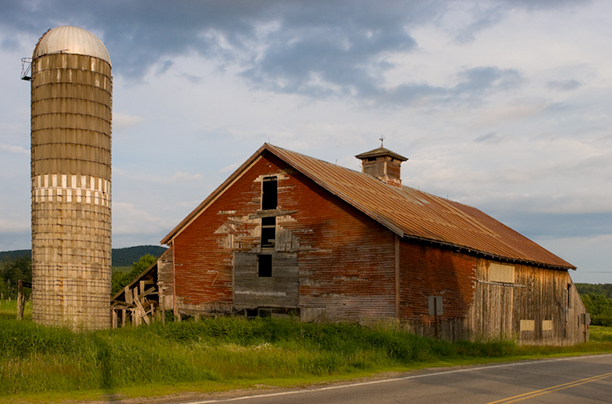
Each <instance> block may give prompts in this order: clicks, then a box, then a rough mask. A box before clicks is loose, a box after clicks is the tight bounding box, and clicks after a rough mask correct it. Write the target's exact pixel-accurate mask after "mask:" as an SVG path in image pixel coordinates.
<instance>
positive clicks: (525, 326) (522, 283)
mask: <svg viewBox="0 0 612 404" xmlns="http://www.w3.org/2000/svg"><path fill="white" fill-rule="evenodd" d="M494 265H496V263H495V262H492V261H489V260H484V259H480V260H479V262H478V266H477V278H478V281H477V283H476V298H475V304H474V305H473V306H472V308H471V311H470V315H469V321H468V325H469V327H470V329H471V338H472V339H482V338H494V337H500V338H514V339H516V340H517V341H519V342H520V343H522V344H545V345H573V344H576V343H579V342H584V341H588V325H587V324H585V313H586V310H585V308H584V305H583V304H582V300H581V299H580V295H579V294H578V292H577V291H576V287H575V286H574V284H573V282H572V280H571V278H570V276H569V273H568V272H567V271H564V270H554V269H545V268H536V267H532V266H527V265H509V264H506V265H508V266H511V267H512V268H514V274H515V275H514V276H515V280H514V282H512V283H510V282H498V281H494V280H493V281H492V280H491V279H490V276H491V267H492V266H494Z"/></svg>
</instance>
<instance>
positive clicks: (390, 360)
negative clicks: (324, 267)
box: [0, 318, 612, 396]
mask: <svg viewBox="0 0 612 404" xmlns="http://www.w3.org/2000/svg"><path fill="white" fill-rule="evenodd" d="M608 332H609V331H608ZM598 333H599V334H598V335H601V337H600V341H599V342H593V343H590V344H585V345H582V346H578V347H564V348H560V347H523V346H517V345H515V344H514V343H512V342H510V341H493V342H487V343H484V342H479V343H473V342H465V341H464V342H459V343H454V344H453V343H449V342H445V341H439V340H435V339H431V338H424V337H419V336H416V335H413V334H409V333H408V332H406V331H404V330H401V329H398V328H397V327H393V326H391V325H387V326H375V327H362V326H359V325H355V324H346V323H332V324H323V325H317V324H308V323H300V322H298V321H295V320H279V319H274V318H265V319H255V320H253V321H246V320H244V319H239V318H218V319H214V320H213V319H208V320H204V321H198V322H195V321H189V322H181V323H167V324H166V325H162V324H161V323H154V324H152V325H151V326H143V327H126V328H122V329H118V330H104V331H93V332H79V333H75V332H72V331H70V330H68V329H63V328H54V327H44V326H39V325H36V324H33V323H31V322H28V321H21V322H17V321H15V320H3V319H0V396H7V395H11V394H16V393H27V392H29V393H32V392H68V391H85V390H101V391H105V392H108V393H112V392H114V391H116V390H117V389H123V388H129V387H132V386H138V385H141V386H142V385H152V384H173V383H180V382H206V381H216V382H233V381H237V380H260V379H279V380H280V379H287V378H301V377H303V378H308V377H313V376H316V377H320V376H328V375H347V374H351V373H355V372H362V371H380V370H384V369H390V368H401V367H408V366H412V365H414V364H419V363H432V362H436V361H444V362H446V363H448V362H449V361H450V362H453V361H454V362H456V363H465V361H466V360H467V361H469V360H478V358H486V357H489V358H512V357H521V356H525V355H550V354H559V353H567V352H580V351H593V350H599V351H601V350H603V349H607V350H612V333H610V335H608V334H606V332H604V330H603V327H602V330H601V331H598Z"/></svg>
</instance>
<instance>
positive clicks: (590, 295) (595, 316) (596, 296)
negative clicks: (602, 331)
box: [576, 283, 612, 326]
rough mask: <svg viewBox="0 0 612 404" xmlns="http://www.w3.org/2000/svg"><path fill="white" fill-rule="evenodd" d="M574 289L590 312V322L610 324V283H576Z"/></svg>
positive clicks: (611, 322) (611, 318)
mask: <svg viewBox="0 0 612 404" xmlns="http://www.w3.org/2000/svg"><path fill="white" fill-rule="evenodd" d="M576 289H578V292H579V293H580V297H581V298H582V302H583V303H584V307H585V308H586V311H587V312H589V313H591V324H593V325H605V326H612V283H604V284H601V283H598V284H591V283H577V284H576Z"/></svg>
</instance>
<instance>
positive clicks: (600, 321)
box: [591, 316, 612, 327]
mask: <svg viewBox="0 0 612 404" xmlns="http://www.w3.org/2000/svg"><path fill="white" fill-rule="evenodd" d="M591 324H592V325H603V326H605V327H612V316H593V317H592V318H591Z"/></svg>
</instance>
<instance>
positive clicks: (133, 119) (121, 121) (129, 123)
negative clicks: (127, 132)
mask: <svg viewBox="0 0 612 404" xmlns="http://www.w3.org/2000/svg"><path fill="white" fill-rule="evenodd" d="M141 122H143V118H142V117H141V116H134V115H128V114H122V113H117V112H113V130H115V131H117V130H123V129H129V128H133V127H134V126H137V125H139V124H140V123H141Z"/></svg>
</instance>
